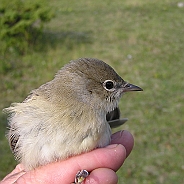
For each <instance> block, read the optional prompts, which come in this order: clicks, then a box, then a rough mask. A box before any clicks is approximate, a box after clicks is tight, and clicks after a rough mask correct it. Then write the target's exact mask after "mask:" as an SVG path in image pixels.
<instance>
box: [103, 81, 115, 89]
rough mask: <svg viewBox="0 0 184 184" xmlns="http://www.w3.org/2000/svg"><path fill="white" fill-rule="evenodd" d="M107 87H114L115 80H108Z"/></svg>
mask: <svg viewBox="0 0 184 184" xmlns="http://www.w3.org/2000/svg"><path fill="white" fill-rule="evenodd" d="M105 87H106V88H107V89H112V88H113V87H114V84H113V82H111V81H108V82H106V84H105Z"/></svg>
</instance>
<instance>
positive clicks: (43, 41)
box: [33, 30, 92, 52]
mask: <svg viewBox="0 0 184 184" xmlns="http://www.w3.org/2000/svg"><path fill="white" fill-rule="evenodd" d="M90 43H92V36H91V33H90V32H77V31H67V32H53V31H48V30H45V31H43V32H42V33H41V34H40V35H39V36H38V38H37V39H36V40H35V42H34V43H33V49H36V51H38V52H39V51H40V52H42V51H44V52H45V51H46V50H47V49H49V48H56V47H57V46H65V47H66V48H67V49H72V48H73V47H74V46H77V45H80V44H90Z"/></svg>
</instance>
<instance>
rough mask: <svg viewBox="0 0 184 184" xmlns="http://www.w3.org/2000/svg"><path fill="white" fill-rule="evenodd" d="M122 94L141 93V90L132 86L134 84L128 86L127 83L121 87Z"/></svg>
mask: <svg viewBox="0 0 184 184" xmlns="http://www.w3.org/2000/svg"><path fill="white" fill-rule="evenodd" d="M122 88H123V92H128V91H143V89H142V88H140V87H138V86H136V85H134V84H130V83H128V82H126V83H125V84H124V85H123V86H122Z"/></svg>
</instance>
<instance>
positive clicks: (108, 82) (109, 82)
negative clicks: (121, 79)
mask: <svg viewBox="0 0 184 184" xmlns="http://www.w3.org/2000/svg"><path fill="white" fill-rule="evenodd" d="M103 87H104V88H105V89H106V90H107V91H114V90H115V83H114V81H112V80H105V81H104V83H103Z"/></svg>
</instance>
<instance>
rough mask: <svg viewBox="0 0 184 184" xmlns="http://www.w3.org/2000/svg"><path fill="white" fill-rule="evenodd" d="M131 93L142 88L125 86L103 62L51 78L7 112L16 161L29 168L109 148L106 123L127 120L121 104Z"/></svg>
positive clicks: (85, 61) (76, 64)
mask: <svg viewBox="0 0 184 184" xmlns="http://www.w3.org/2000/svg"><path fill="white" fill-rule="evenodd" d="M128 91H142V89H141V88H140V87H138V86H135V85H133V84H130V83H128V82H125V81H124V80H123V79H122V78H121V77H120V76H119V75H118V74H117V73H116V72H115V71H114V69H113V68H112V67H110V66H109V65H107V64H106V63H104V62H103V61H101V60H98V59H94V58H80V59H78V60H73V61H71V62H70V63H69V64H66V65H65V66H64V67H63V68H61V69H60V70H59V71H58V72H57V74H56V75H55V77H54V79H53V80H51V81H50V82H47V83H45V84H43V85H41V86H40V87H39V88H37V89H34V90H32V91H31V92H30V94H29V95H28V97H27V98H26V99H25V100H24V101H23V102H22V103H13V104H12V105H11V106H10V107H9V108H6V109H5V112H6V113H7V114H8V122H9V131H8V140H9V144H10V147H11V150H12V152H13V154H14V155H15V158H16V159H17V160H19V161H20V163H22V164H23V165H24V167H25V169H26V170H31V169H34V168H36V167H38V166H41V165H45V164H48V163H51V162H55V161H58V160H63V159H66V158H68V157H71V156H74V155H78V154H81V153H84V152H88V151H91V150H93V149H95V148H99V147H105V146H107V145H108V144H109V143H110V141H111V128H110V125H109V123H108V121H110V123H111V124H112V126H113V122H116V123H117V122H119V123H120V124H122V123H123V122H124V121H126V119H124V120H122V122H121V120H119V117H120V112H119V109H118V102H119V99H120V97H121V96H122V95H123V94H124V92H128ZM115 126H116V125H115ZM86 172H87V171H86V170H83V171H82V172H79V173H84V175H86ZM81 175H82V176H81ZM76 177H78V178H80V181H78V178H76V183H81V182H82V180H83V179H84V178H85V177H86V176H85V177H84V178H83V174H77V176H76ZM81 177H82V180H81Z"/></svg>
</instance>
